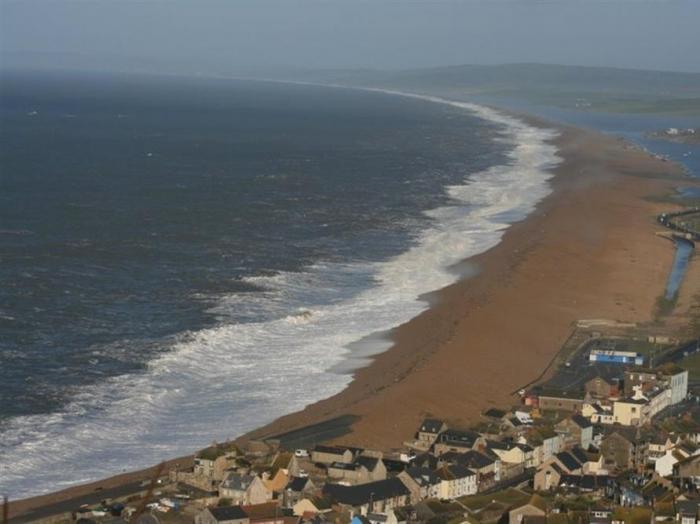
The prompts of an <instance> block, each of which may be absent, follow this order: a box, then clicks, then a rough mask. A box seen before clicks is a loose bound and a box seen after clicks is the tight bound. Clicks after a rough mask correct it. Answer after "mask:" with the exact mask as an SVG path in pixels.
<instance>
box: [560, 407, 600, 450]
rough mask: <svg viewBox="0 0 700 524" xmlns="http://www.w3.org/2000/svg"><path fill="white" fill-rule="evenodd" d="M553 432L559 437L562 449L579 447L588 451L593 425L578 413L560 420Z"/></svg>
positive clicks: (591, 439)
mask: <svg viewBox="0 0 700 524" xmlns="http://www.w3.org/2000/svg"><path fill="white" fill-rule="evenodd" d="M554 431H555V432H556V433H557V434H558V435H559V436H560V437H561V439H562V441H563V443H564V447H570V446H581V447H582V448H583V449H588V447H589V446H590V445H591V442H592V441H593V424H591V421H590V420H588V419H587V418H585V417H583V416H582V415H579V414H578V413H574V414H573V415H571V416H569V417H566V418H565V419H563V420H561V421H560V422H559V423H557V424H556V425H555V426H554Z"/></svg>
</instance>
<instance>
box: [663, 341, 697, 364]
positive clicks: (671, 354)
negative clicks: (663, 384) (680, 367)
mask: <svg viewBox="0 0 700 524" xmlns="http://www.w3.org/2000/svg"><path fill="white" fill-rule="evenodd" d="M699 351H700V340H691V341H690V342H688V343H686V344H683V345H682V346H678V347H677V348H676V349H672V350H671V351H668V352H666V353H664V354H663V355H661V356H660V357H659V358H658V359H657V365H661V364H668V363H669V362H675V363H677V362H680V361H681V360H683V359H684V358H685V357H687V356H690V355H693V354H695V353H698V352H699Z"/></svg>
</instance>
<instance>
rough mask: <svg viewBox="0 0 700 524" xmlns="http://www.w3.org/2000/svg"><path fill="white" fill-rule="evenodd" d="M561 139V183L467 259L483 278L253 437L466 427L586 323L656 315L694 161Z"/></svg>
mask: <svg viewBox="0 0 700 524" xmlns="http://www.w3.org/2000/svg"><path fill="white" fill-rule="evenodd" d="M556 142H557V145H558V146H559V148H560V155H561V156H562V157H563V158H564V162H563V163H562V164H561V165H560V166H558V167H557V168H556V169H555V172H556V177H555V179H554V180H553V182H552V185H553V189H554V191H553V192H552V194H551V195H550V196H548V197H547V198H546V199H545V200H544V201H543V202H542V203H541V204H540V205H539V206H538V208H537V210H536V211H535V212H534V213H533V214H532V215H530V216H529V217H528V218H527V219H526V220H524V221H522V222H520V223H518V224H515V225H514V226H512V227H511V228H510V229H509V230H508V231H507V232H506V234H505V236H504V238H503V240H502V242H501V243H500V244H499V245H498V246H496V247H494V248H493V249H491V250H489V251H487V252H485V253H483V254H481V255H479V256H476V257H474V258H472V259H470V260H468V261H465V263H468V264H471V265H473V266H474V267H475V268H476V269H477V270H478V274H477V275H476V276H475V277H472V278H467V279H465V280H462V281H460V282H458V283H456V284H454V285H452V286H449V287H447V288H445V289H443V290H441V291H439V292H437V293H436V294H435V295H436V296H435V297H433V304H434V305H433V306H432V307H431V308H430V309H429V310H428V311H426V312H425V313H423V314H422V315H420V316H419V317H417V318H415V319H413V320H412V321H410V322H408V323H406V324H404V325H402V326H400V327H399V328H397V329H396V330H395V333H394V339H395V341H396V344H395V346H394V347H393V348H392V349H391V350H389V351H387V352H386V353H383V354H381V355H379V356H378V357H377V358H376V359H375V360H374V362H373V363H372V364H371V365H370V366H368V367H366V368H364V369H361V370H359V371H358V372H356V374H355V377H354V378H355V379H354V381H353V382H352V384H351V385H350V386H349V387H348V388H347V389H346V390H345V391H343V392H342V393H340V394H339V395H336V396H334V397H332V398H329V399H326V400H323V401H321V402H318V403H316V404H314V405H312V406H309V407H308V408H306V409H305V410H303V411H302V412H301V413H296V414H292V415H289V416H287V417H283V418H281V419H279V420H278V421H276V422H274V423H273V424H271V425H269V426H267V427H265V428H261V429H260V430H258V431H255V432H253V433H252V434H251V435H252V436H255V437H258V436H264V435H268V434H274V433H279V432H282V431H286V430H288V429H291V428H293V427H295V426H299V425H303V424H308V423H312V422H316V421H318V420H321V419H323V418H328V417H331V416H337V415H339V414H344V413H352V414H354V415H358V416H360V419H359V420H358V421H357V422H356V423H355V424H354V425H353V427H352V434H351V435H350V436H348V437H344V438H342V439H340V440H341V441H343V442H347V443H352V444H353V445H358V446H368V447H376V448H381V449H391V448H395V447H398V446H400V445H401V443H402V442H404V441H406V440H410V439H411V438H412V437H413V434H414V432H415V430H416V429H417V427H418V425H419V423H420V421H421V419H422V418H423V417H425V416H434V417H438V418H443V419H445V420H447V421H449V423H451V424H453V425H455V426H465V425H467V424H469V423H471V422H474V421H475V420H476V419H477V418H478V416H479V414H480V413H481V412H482V411H483V410H484V409H485V408H488V407H490V406H500V407H507V406H509V405H511V404H513V403H514V402H515V401H516V399H515V397H514V396H513V395H512V392H513V391H516V390H517V389H519V388H520V387H522V386H524V385H525V384H527V383H529V382H530V381H531V380H533V379H535V378H537V377H538V376H539V374H540V373H541V372H542V370H543V369H544V368H545V367H546V366H547V364H548V363H549V361H550V360H551V359H552V357H553V356H554V355H555V354H556V352H557V351H558V350H559V348H560V346H561V344H562V343H563V342H564V341H565V340H566V338H567V337H568V336H569V335H570V333H571V330H572V327H573V324H574V323H575V322H576V321H577V320H580V319H591V318H604V319H611V320H618V321H622V322H645V321H649V320H651V319H652V315H653V310H654V305H655V301H656V299H657V297H658V296H659V295H661V294H662V293H663V290H664V286H665V282H666V278H667V275H668V270H669V268H670V266H671V263H672V259H673V249H672V247H671V244H670V243H669V242H668V241H667V240H664V239H661V238H659V237H657V236H655V232H657V231H659V227H658V225H657V224H656V223H655V220H654V219H655V216H656V215H657V214H658V213H660V212H661V211H662V210H668V209H669V204H668V203H659V202H658V200H656V201H655V199H654V198H653V197H658V196H663V195H666V194H668V193H670V192H672V191H673V188H674V187H675V186H676V185H677V184H678V183H679V180H680V179H682V178H683V177H684V173H683V171H682V169H681V168H680V167H679V166H677V165H674V164H672V163H669V162H663V161H661V160H658V159H656V158H653V157H652V156H651V155H649V154H648V153H647V152H644V151H641V150H639V149H637V148H634V147H632V146H630V145H629V144H627V143H625V142H624V141H622V140H619V139H616V138H611V137H607V136H604V135H602V134H598V133H594V132H589V131H583V130H579V129H574V128H564V129H562V130H561V136H560V137H559V138H558V139H557V140H556Z"/></svg>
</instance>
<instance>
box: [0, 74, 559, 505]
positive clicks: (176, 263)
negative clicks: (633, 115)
mask: <svg viewBox="0 0 700 524" xmlns="http://www.w3.org/2000/svg"><path fill="white" fill-rule="evenodd" d="M554 136H555V133H554V131H552V130H548V129H540V128H534V127H531V126H529V125H527V124H526V123H524V122H522V121H519V120H517V119H515V118H513V117H510V116H506V115H504V114H501V113H499V112H497V111H495V110H492V109H488V108H485V107H482V106H478V105H474V104H468V103H459V102H450V101H447V100H443V99H439V98H431V97H419V96H407V95H406V94H403V93H399V92H379V91H366V90H360V89H340V88H332V87H321V86H312V85H299V84H283V83H274V82H260V81H257V82H256V81H241V80H230V79H211V78H199V77H177V76H149V75H126V74H119V75H117V74H94V73H93V74H87V73H67V72H50V73H49V72H32V71H3V72H2V73H1V74H0V282H2V285H1V286H0V493H7V494H8V495H9V496H10V497H11V498H14V499H17V498H23V497H27V496H32V495H38V494H42V493H46V492H50V491H55V490H58V489H62V488H66V487H69V486H72V485H75V484H78V483H83V482H88V481H93V480H96V479H99V478H103V477H105V476H108V475H111V474H117V473H120V472H123V471H128V470H133V469H138V468H142V467H145V466H149V465H152V464H154V463H157V462H159V461H161V460H164V459H168V458H173V457H177V456H180V455H183V454H187V453H191V452H192V451H194V450H196V449H198V448H201V447H204V446H206V445H208V444H209V443H211V442H212V441H222V440H224V439H228V438H232V437H235V436H237V435H240V434H242V433H243V432H245V431H248V430H251V429H254V428H255V427H259V426H260V425H262V424H264V423H267V422H270V421H272V420H274V419H275V418H277V417H278V416H281V415H283V414H286V413H289V412H292V411H295V410H299V409H301V408H303V407H304V406H306V405H308V404H310V403H312V402H314V401H317V400H320V399H322V398H325V397H328V396H330V395H332V394H334V393H337V392H339V391H341V390H342V389H343V388H344V387H345V386H346V385H347V384H348V382H349V381H350V380H351V378H352V377H351V373H352V371H353V370H354V369H356V368H357V367H358V366H361V365H364V364H366V363H367V362H368V359H369V358H371V355H372V354H374V353H376V352H378V351H383V350H385V349H386V348H387V347H389V346H390V344H391V342H390V337H389V333H390V330H391V328H393V327H395V326H397V325H399V324H401V323H403V322H405V321H407V320H409V319H410V318H412V317H414V316H416V315H418V314H419V313H420V312H421V311H423V310H424V309H425V308H426V307H428V299H427V298H426V296H425V295H426V293H429V292H431V291H434V290H437V289H439V288H441V287H444V286H445V285H448V284H450V283H451V282H454V281H455V280H456V279H458V278H459V277H460V271H461V269H460V268H462V266H460V264H459V262H460V261H462V260H463V259H465V258H466V257H469V256H472V255H475V254H477V253H480V252H483V251H485V250H487V249H488V248H490V247H492V246H493V245H495V244H496V243H498V241H499V239H500V238H501V236H502V235H503V232H504V231H505V230H506V229H507V228H508V226H509V225H510V224H512V223H514V222H517V221H519V220H522V219H523V218H524V217H525V216H527V214H528V213H530V212H531V211H532V210H533V208H534V206H535V205H536V204H537V202H538V201H540V200H541V199H542V198H543V197H544V196H546V195H547V194H548V193H549V191H550V188H549V185H548V182H547V180H548V179H549V178H550V176H551V174H550V171H551V168H552V167H553V166H554V165H556V164H557V162H558V161H559V158H558V157H557V155H556V148H555V147H554V146H553V145H552V144H551V143H550V142H549V141H550V139H552V138H553V137H554Z"/></svg>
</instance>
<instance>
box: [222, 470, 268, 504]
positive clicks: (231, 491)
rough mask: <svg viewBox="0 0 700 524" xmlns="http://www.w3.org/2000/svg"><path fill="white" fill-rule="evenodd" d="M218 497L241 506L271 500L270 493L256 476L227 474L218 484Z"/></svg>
mask: <svg viewBox="0 0 700 524" xmlns="http://www.w3.org/2000/svg"><path fill="white" fill-rule="evenodd" d="M219 497H220V498H226V499H230V500H231V502H232V503H233V504H234V505H236V504H238V505H242V506H243V505H249V504H263V503H265V502H267V501H269V500H271V499H272V492H271V491H270V490H269V489H267V487H266V486H265V484H264V482H263V481H262V480H261V479H260V477H258V476H257V475H242V474H239V473H229V474H228V476H227V477H226V478H225V479H224V480H223V482H222V483H221V484H219Z"/></svg>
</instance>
